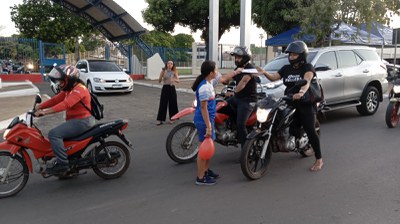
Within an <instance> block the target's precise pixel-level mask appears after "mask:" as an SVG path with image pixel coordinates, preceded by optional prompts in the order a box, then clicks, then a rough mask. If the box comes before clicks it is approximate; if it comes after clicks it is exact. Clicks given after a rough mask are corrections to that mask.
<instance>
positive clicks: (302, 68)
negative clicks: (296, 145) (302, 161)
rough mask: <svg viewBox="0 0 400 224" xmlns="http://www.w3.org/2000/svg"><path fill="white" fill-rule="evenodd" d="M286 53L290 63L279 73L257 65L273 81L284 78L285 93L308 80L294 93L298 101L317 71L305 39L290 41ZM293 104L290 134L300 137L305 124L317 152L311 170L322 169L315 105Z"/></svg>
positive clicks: (298, 102) (294, 97)
mask: <svg viewBox="0 0 400 224" xmlns="http://www.w3.org/2000/svg"><path fill="white" fill-rule="evenodd" d="M285 53H288V54H289V62H290V65H285V66H283V67H282V68H281V69H280V70H279V71H278V72H277V73H275V74H269V73H268V72H267V71H265V70H264V69H262V68H260V67H257V70H258V71H259V72H261V73H263V74H264V75H265V76H266V77H267V78H268V79H269V80H271V81H276V80H279V79H281V78H282V79H283V83H284V85H285V86H286V89H285V94H287V91H288V90H289V89H290V88H291V87H293V86H294V85H295V83H296V81H298V80H301V79H305V80H307V84H306V85H304V86H302V87H301V88H300V90H299V92H298V93H296V94H294V95H293V100H295V101H297V100H300V99H302V97H303V96H304V94H305V93H306V92H307V91H308V88H309V86H310V82H311V80H312V78H313V77H314V76H315V75H316V73H315V70H314V67H313V66H312V65H311V64H310V63H307V55H308V48H307V45H306V44H305V43H304V42H303V41H294V42H292V43H290V44H289V46H288V47H287V48H286V51H285ZM293 104H294V105H293V106H295V107H296V114H295V119H294V121H293V123H292V126H291V127H290V134H292V135H294V136H296V137H300V127H301V126H303V128H304V131H305V132H306V133H307V136H308V138H309V140H310V143H311V146H312V147H313V149H314V152H315V159H316V160H315V162H314V164H313V166H312V167H311V168H310V170H311V171H319V170H321V169H322V166H323V164H324V163H323V161H322V155H321V148H320V142H319V136H318V134H317V132H316V130H315V120H316V110H315V105H313V104H310V103H304V102H301V101H297V102H294V103H293Z"/></svg>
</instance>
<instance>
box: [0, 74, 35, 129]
mask: <svg viewBox="0 0 400 224" xmlns="http://www.w3.org/2000/svg"><path fill="white" fill-rule="evenodd" d="M37 93H39V89H38V88H37V87H36V86H35V85H33V84H32V83H31V82H29V81H27V82H2V83H1V88H0V105H1V106H0V130H2V129H5V128H6V127H7V126H8V124H9V123H10V122H11V120H12V119H13V118H14V117H16V116H19V117H20V118H23V119H25V113H26V111H28V110H30V109H32V107H33V103H34V100H35V95H36V94H37Z"/></svg>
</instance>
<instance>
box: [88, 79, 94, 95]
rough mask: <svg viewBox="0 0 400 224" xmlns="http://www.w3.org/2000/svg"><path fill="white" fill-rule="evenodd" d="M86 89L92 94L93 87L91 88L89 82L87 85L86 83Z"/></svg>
mask: <svg viewBox="0 0 400 224" xmlns="http://www.w3.org/2000/svg"><path fill="white" fill-rule="evenodd" d="M87 88H88V90H89V92H91V93H94V92H93V86H92V83H91V82H88V83H87Z"/></svg>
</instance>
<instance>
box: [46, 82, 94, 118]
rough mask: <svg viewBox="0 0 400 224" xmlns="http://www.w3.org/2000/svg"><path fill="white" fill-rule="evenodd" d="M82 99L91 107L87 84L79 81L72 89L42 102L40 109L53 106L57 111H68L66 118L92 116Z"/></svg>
mask: <svg viewBox="0 0 400 224" xmlns="http://www.w3.org/2000/svg"><path fill="white" fill-rule="evenodd" d="M80 101H82V102H83V103H84V104H85V105H86V106H87V107H88V108H89V109H91V105H90V93H89V90H88V89H87V88H86V86H84V85H82V84H80V83H78V84H77V85H75V86H74V88H72V90H71V91H61V92H60V93H59V94H57V95H55V96H54V97H52V98H51V99H49V100H47V101H46V102H44V103H42V104H40V106H39V109H45V108H49V107H51V108H52V109H53V110H54V111H55V112H60V111H64V110H65V111H66V120H70V119H76V118H77V119H82V118H87V117H89V116H92V115H91V114H90V111H89V110H87V109H86V108H85V107H84V106H83V105H82V103H80Z"/></svg>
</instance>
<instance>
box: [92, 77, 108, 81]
mask: <svg viewBox="0 0 400 224" xmlns="http://www.w3.org/2000/svg"><path fill="white" fill-rule="evenodd" d="M93 81H94V82H106V81H104V79H101V78H93Z"/></svg>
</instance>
